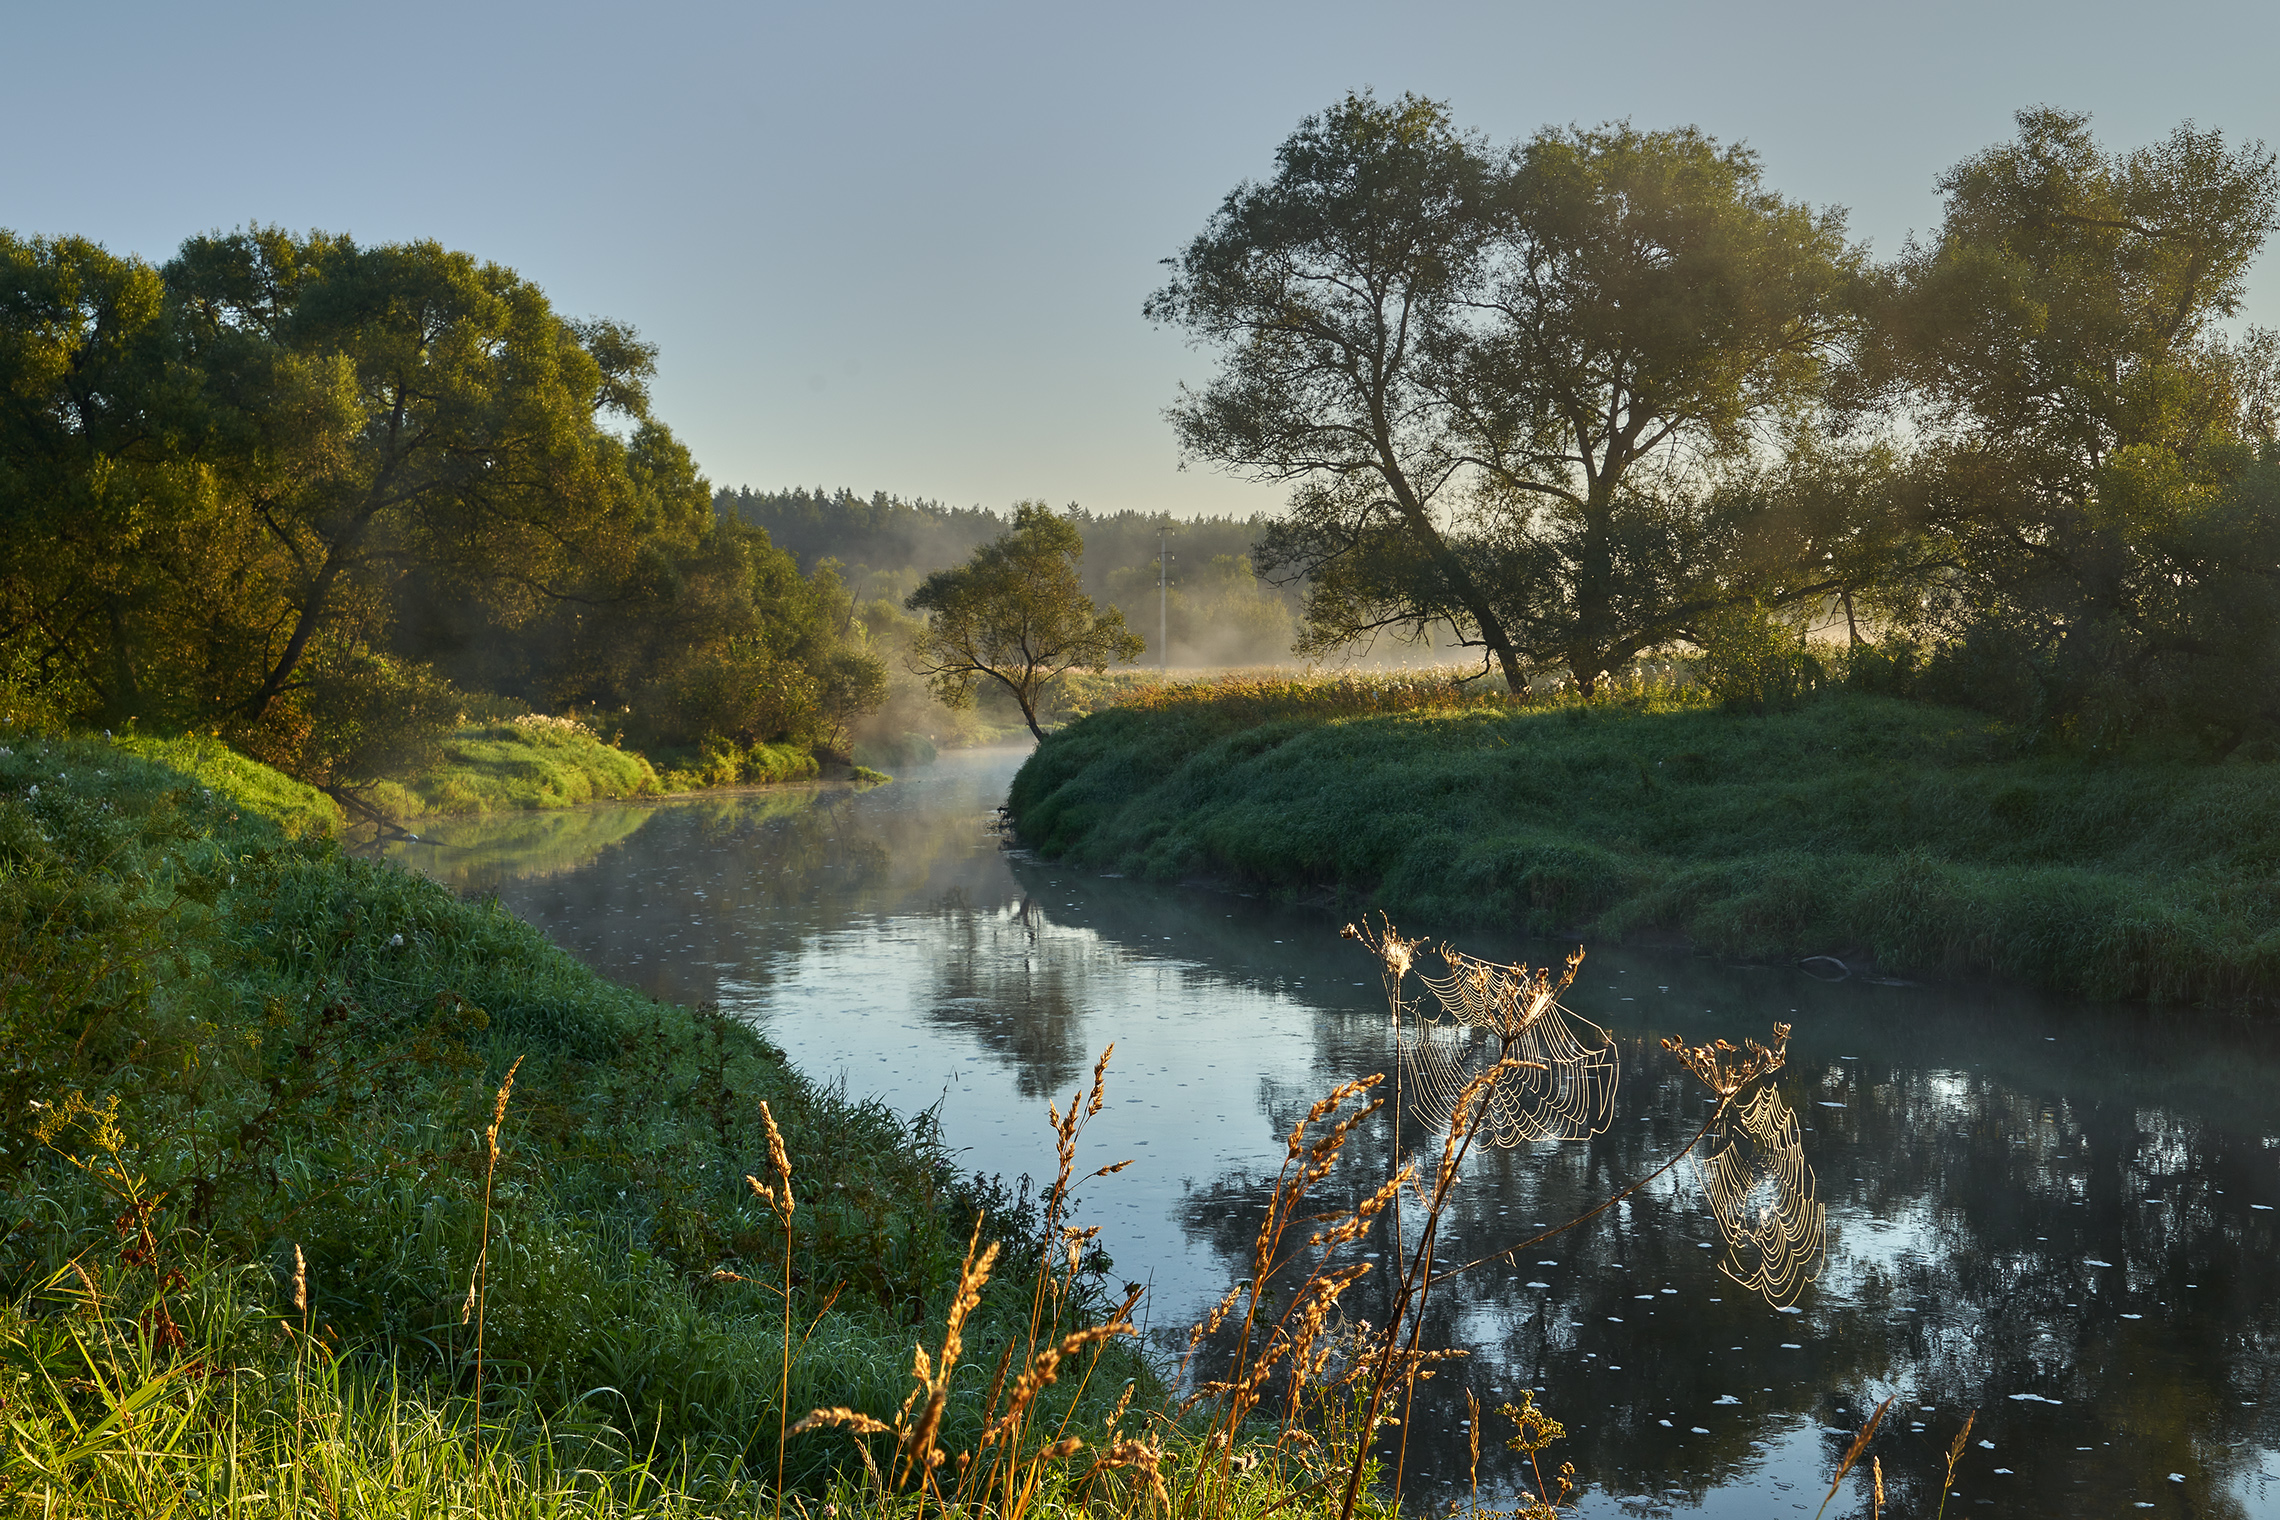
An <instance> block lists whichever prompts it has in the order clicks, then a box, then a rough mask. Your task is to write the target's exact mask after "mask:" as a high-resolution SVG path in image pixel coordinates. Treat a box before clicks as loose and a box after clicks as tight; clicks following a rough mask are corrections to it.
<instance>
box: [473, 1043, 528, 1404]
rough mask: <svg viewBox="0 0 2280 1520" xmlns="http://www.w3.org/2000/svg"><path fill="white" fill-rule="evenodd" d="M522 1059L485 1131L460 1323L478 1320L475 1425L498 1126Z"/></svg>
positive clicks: (503, 1086)
mask: <svg viewBox="0 0 2280 1520" xmlns="http://www.w3.org/2000/svg"><path fill="white" fill-rule="evenodd" d="M522 1063H523V1058H522V1057H521V1056H516V1057H515V1059H514V1064H513V1065H511V1066H509V1067H508V1068H507V1077H506V1080H505V1081H503V1082H501V1083H500V1084H499V1093H498V1096H497V1097H496V1098H495V1099H494V1100H493V1101H492V1103H491V1125H490V1128H488V1129H486V1130H484V1131H483V1222H482V1232H483V1238H482V1244H481V1245H480V1246H479V1247H478V1248H477V1249H476V1252H475V1270H474V1271H473V1272H471V1273H469V1274H468V1277H467V1304H466V1307H465V1308H463V1309H462V1310H460V1314H459V1322H460V1323H461V1324H463V1325H464V1324H466V1323H467V1319H468V1316H469V1315H473V1316H474V1319H475V1423H476V1425H477V1427H478V1428H480V1427H481V1425H482V1423H483V1311H484V1307H485V1304H486V1301H487V1300H488V1298H489V1296H490V1276H489V1271H488V1268H489V1266H490V1262H491V1184H492V1182H493V1181H494V1180H495V1179H496V1178H497V1176H498V1172H499V1126H500V1125H502V1124H504V1123H506V1121H507V1099H508V1098H510V1097H512V1096H513V1095H514V1091H515V1073H516V1072H518V1071H520V1070H522Z"/></svg>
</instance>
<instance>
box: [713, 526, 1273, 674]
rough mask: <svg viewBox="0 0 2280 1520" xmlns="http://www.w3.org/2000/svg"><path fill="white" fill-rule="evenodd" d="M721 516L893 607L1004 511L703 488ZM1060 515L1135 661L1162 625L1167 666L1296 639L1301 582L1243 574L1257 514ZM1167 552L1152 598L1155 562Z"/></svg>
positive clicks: (1248, 653) (1245, 653) (1234, 657)
mask: <svg viewBox="0 0 2280 1520" xmlns="http://www.w3.org/2000/svg"><path fill="white" fill-rule="evenodd" d="M713 506H714V509H715V510H716V511H717V512H718V513H719V514H720V515H721V517H723V518H724V519H729V520H733V521H735V522H738V523H741V524H743V525H745V526H747V527H753V528H760V529H762V530H764V531H765V532H766V533H767V535H768V538H769V540H770V542H772V543H773V544H775V545H776V547H778V548H780V549H783V550H785V551H787V552H789V553H790V554H791V555H792V556H793V557H794V558H796V559H797V560H798V561H799V564H800V569H801V571H802V572H803V573H805V574H813V573H814V572H815V570H816V569H817V567H818V566H819V565H821V564H822V562H823V561H825V560H834V561H837V562H838V565H839V575H840V577H841V579H842V580H844V581H845V583H846V584H847V587H848V589H849V590H851V591H852V592H853V593H854V594H855V596H856V598H857V599H858V600H859V601H863V602H874V603H875V602H877V601H880V600H886V601H891V602H893V603H895V604H896V605H898V606H899V605H900V603H901V601H902V598H903V597H905V596H907V595H908V594H909V593H910V592H911V590H912V589H913V588H915V587H916V586H917V585H918V583H919V581H920V580H922V579H923V578H924V577H925V576H926V575H927V574H928V573H929V572H931V571H935V570H940V569H944V568H946V567H948V566H950V565H955V564H957V563H959V562H960V561H962V560H964V559H965V558H966V557H967V556H968V555H970V554H972V553H973V552H974V550H975V549H976V548H978V547H980V546H981V545H982V544H984V543H986V542H988V541H989V540H990V539H992V538H995V537H997V536H998V535H999V534H1001V533H1003V532H1005V531H1006V529H1007V527H1008V526H1009V525H1010V523H1011V521H1012V517H1011V514H1010V513H1000V512H995V511H992V510H990V509H989V508H986V507H978V506H976V507H952V506H946V505H944V504H943V503H941V502H938V501H930V500H927V499H925V498H919V499H916V500H905V499H904V498H902V497H899V496H889V495H888V494H887V493H885V492H884V491H876V492H873V493H872V494H871V495H870V496H868V497H864V496H859V495H857V494H856V493H855V492H854V491H852V490H849V489H847V488H846V487H844V486H843V487H841V488H840V489H839V490H837V491H830V490H826V489H825V488H824V487H822V486H817V487H815V488H814V489H812V490H810V489H808V488H807V487H804V486H796V487H791V488H789V489H785V490H780V491H755V490H753V489H752V488H751V487H749V486H747V487H745V488H743V489H741V490H736V491H730V490H725V489H724V490H721V491H717V492H715V493H714V496H713ZM1067 515H1068V516H1069V517H1070V519H1071V520H1072V521H1074V522H1075V523H1076V524H1077V527H1078V530H1079V531H1080V532H1081V533H1082V534H1083V535H1084V540H1085V557H1084V586H1085V594H1086V595H1088V596H1090V597H1091V598H1092V599H1093V600H1094V601H1095V602H1097V603H1099V604H1100V605H1102V606H1103V607H1110V606H1113V607H1116V608H1118V609H1119V610H1120V611H1122V612H1123V614H1124V620H1125V621H1126V622H1127V623H1128V624H1130V625H1131V627H1132V629H1133V630H1134V631H1135V632H1137V633H1139V634H1140V635H1142V636H1143V637H1144V638H1145V639H1146V640H1147V641H1148V653H1147V656H1146V658H1147V659H1148V660H1149V661H1150V662H1154V661H1156V660H1158V659H1160V658H1162V653H1163V651H1162V650H1161V649H1160V648H1159V634H1160V633H1164V632H1168V634H1169V644H1170V650H1171V663H1172V664H1174V665H1183V666H1197V665H1258V664H1273V663H1277V662H1280V661H1286V660H1288V659H1289V658H1290V655H1291V644H1292V641H1293V640H1294V639H1295V638H1296V636H1297V631H1298V624H1297V617H1298V611H1299V608H1300V605H1301V589H1300V588H1299V587H1298V586H1297V585H1295V584H1294V585H1290V586H1276V585H1273V584H1271V583H1269V582H1267V581H1264V580H1262V579H1260V578H1259V576H1258V575H1257V574H1256V572H1255V571H1254V569H1253V565H1252V560H1251V546H1252V545H1253V544H1254V543H1256V542H1258V541H1259V539H1260V538H1261V537H1262V536H1263V535H1264V534H1265V533H1266V531H1267V525H1268V519H1267V518H1266V517H1264V516H1252V517H1174V516H1172V515H1171V514H1170V513H1168V512H1134V511H1123V512H1104V513H1094V512H1088V511H1086V510H1084V509H1083V508H1082V507H1078V506H1074V505H1072V506H1071V507H1069V508H1068V511H1067ZM1159 553H1167V554H1168V555H1169V556H1170V565H1169V567H1168V573H1167V574H1166V576H1165V580H1166V581H1167V582H1168V584H1167V585H1166V587H1165V588H1164V594H1163V596H1162V598H1161V605H1160V604H1159V594H1158V585H1157V557H1158V555H1159Z"/></svg>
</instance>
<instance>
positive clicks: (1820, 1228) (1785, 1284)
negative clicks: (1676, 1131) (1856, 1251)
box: [1694, 1086, 1828, 1308]
mask: <svg viewBox="0 0 2280 1520" xmlns="http://www.w3.org/2000/svg"><path fill="white" fill-rule="evenodd" d="M1694 1172H1695V1176H1696V1177H1697V1178H1698V1179H1700V1181H1701V1183H1702V1192H1703V1196H1704V1197H1706V1198H1707V1199H1709V1201H1710V1212H1711V1215H1712V1216H1713V1217H1714V1218H1715V1219H1716V1220H1717V1221H1718V1233H1719V1235H1721V1236H1722V1237H1724V1239H1725V1242H1726V1256H1725V1260H1723V1261H1721V1262H1719V1263H1718V1270H1719V1271H1721V1272H1723V1273H1725V1274H1726V1275H1727V1276H1728V1277H1730V1278H1732V1279H1733V1280H1734V1281H1735V1282H1737V1283H1739V1284H1741V1285H1742V1286H1743V1287H1745V1288H1747V1289H1749V1290H1750V1291H1751V1292H1753V1293H1756V1294H1758V1295H1759V1296H1760V1297H1762V1298H1764V1299H1765V1301H1766V1302H1767V1303H1769V1304H1772V1305H1773V1306H1774V1307H1775V1308H1783V1307H1786V1306H1788V1305H1790V1304H1793V1303H1795V1302H1796V1301H1797V1296H1798V1295H1799V1294H1801V1293H1803V1292H1804V1291H1805V1287H1806V1284H1808V1283H1810V1282H1812V1281H1814V1280H1815V1279H1816V1278H1818V1277H1819V1276H1820V1275H1821V1263H1822V1260H1823V1258H1824V1257H1825V1255H1826V1253H1827V1250H1828V1212H1827V1210H1826V1209H1824V1208H1823V1207H1822V1205H1821V1202H1820V1200H1819V1199H1818V1198H1816V1197H1814V1181H1813V1169H1812V1168H1811V1167H1810V1166H1807V1165H1806V1164H1805V1147H1804V1144H1803V1142H1802V1141H1801V1140H1800V1138H1799V1136H1798V1130H1797V1116H1796V1115H1795V1114H1793V1113H1791V1112H1790V1109H1789V1105H1788V1104H1787V1103H1785V1102H1783V1101H1782V1098H1781V1094H1779V1093H1777V1092H1775V1091H1774V1090H1773V1088H1772V1087H1771V1086H1766V1087H1761V1088H1759V1089H1758V1090H1757V1091H1756V1092H1754V1093H1752V1094H1751V1095H1750V1096H1749V1098H1748V1099H1747V1100H1745V1101H1744V1102H1743V1103H1742V1105H1741V1107H1740V1109H1739V1110H1738V1111H1737V1112H1736V1113H1735V1115H1734V1119H1733V1124H1732V1128H1731V1129H1730V1130H1729V1131H1728V1134H1727V1140H1726V1143H1725V1145H1724V1146H1723V1147H1722V1148H1720V1149H1719V1150H1717V1151H1715V1152H1713V1153H1712V1155H1711V1157H1710V1159H1709V1160H1708V1161H1703V1160H1700V1159H1697V1160H1696V1161H1695V1163H1694Z"/></svg>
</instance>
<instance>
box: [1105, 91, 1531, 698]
mask: <svg viewBox="0 0 2280 1520" xmlns="http://www.w3.org/2000/svg"><path fill="white" fill-rule="evenodd" d="M1496 188H1497V174H1496V171H1495V166H1494V164H1493V162H1492V159H1491V156H1490V154H1489V153H1488V150H1487V148H1486V147H1485V145H1484V144H1482V143H1481V142H1479V141H1478V140H1476V139H1472V138H1468V137H1466V136H1464V135H1463V134H1461V133H1459V132H1458V131H1457V130H1456V129H1455V128H1454V127H1453V126H1452V125H1451V124H1450V121H1449V117H1448V113H1447V112H1446V110H1444V109H1443V108H1442V107H1441V106H1439V105H1436V104H1434V103H1433V102H1431V101H1425V100H1419V99H1417V98H1415V97H1414V96H1403V97H1402V98H1401V99H1400V100H1398V101H1395V102H1392V103H1391V104H1384V103H1380V102H1379V101H1377V100H1375V99H1373V98H1371V97H1370V96H1368V95H1366V94H1364V95H1350V96H1348V97H1347V98H1346V99H1345V100H1343V101H1341V102H1339V103H1338V104H1337V105H1335V106H1333V107H1331V108H1330V109H1329V110H1327V111H1324V112H1323V113H1321V114H1320V115H1318V116H1310V117H1308V118H1307V119H1306V120H1305V121H1303V122H1301V123H1300V124H1299V128H1298V130H1297V131H1296V132H1294V133H1292V134H1291V136H1290V138H1289V140H1288V141H1286V142H1284V143H1283V145H1282V147H1281V148H1280V149H1279V150H1278V151H1277V153H1276V155H1275V175H1274V177H1273V178H1272V179H1270V180H1268V181H1267V182H1265V183H1264V184H1244V185H1240V186H1237V187H1236V189H1235V190H1234V191H1232V192H1231V193H1230V194H1229V195H1228V196H1227V198H1226V200H1225V201H1224V202H1223V203H1222V204H1221V205H1220V208H1219V210H1218V211H1217V212H1216V213H1215V214H1214V215H1213V216H1212V218H1211V221H1210V222H1209V223H1208V224H1207V225H1206V226H1205V228H1204V230H1203V232H1202V233H1201V234H1200V235H1198V236H1197V237H1196V238H1195V240H1194V241H1193V242H1191V243H1190V244H1189V245H1188V246H1187V248H1186V250H1185V251H1183V252H1182V253H1181V254H1180V256H1179V257H1178V258H1177V259H1174V260H1172V261H1170V262H1171V266H1172V270H1173V277H1172V279H1171V280H1170V282H1169V283H1167V284H1166V285H1165V286H1164V287H1163V288H1162V289H1160V290H1158V291H1157V292H1156V293H1155V294H1154V295H1152V296H1151V297H1149V299H1148V302H1147V306H1146V308H1145V310H1146V314H1147V315H1148V317H1149V318H1150V319H1151V320H1153V321H1156V322H1160V323H1164V324H1166V325H1168V326H1172V327H1177V328H1179V329H1182V330H1183V331H1185V332H1186V333H1187V335H1188V336H1189V338H1190V339H1191V340H1192V341H1193V342H1195V343H1196V344H1198V345H1199V346H1203V347H1208V348H1210V349H1213V350H1215V351H1216V352H1217V353H1218V355H1219V358H1220V366H1221V367H1220V370H1219V373H1218V374H1217V375H1216V376H1214V377H1213V379H1212V380H1211V381H1210V383H1209V384H1208V385H1206V386H1205V387H1204V388H1203V389H1202V390H1200V391H1188V390H1185V389H1184V388H1183V392H1182V396H1181V399H1180V401H1179V403H1178V404H1177V405H1175V406H1174V407H1173V408H1172V409H1171V412H1170V416H1171V420H1172V424H1173V426H1174V428H1175V429H1176V430H1177V432H1178V434H1179V439H1180V446H1181V448H1182V449H1183V450H1184V451H1185V452H1186V453H1187V454H1188V455H1190V456H1191V457H1194V458H1197V459H1203V460H1209V461H1211V462H1212V463H1215V464H1218V465H1221V466H1224V467H1225V468H1227V469H1230V470H1233V471H1234V472H1236V473H1238V474H1241V475H1245V476H1248V477H1250V478H1252V479H1256V480H1265V481H1274V482H1280V483H1287V484H1290V485H1291V486H1293V488H1294V496H1293V501H1294V507H1295V511H1296V514H1297V516H1298V518H1299V519H1300V520H1301V522H1302V524H1304V525H1305V527H1306V528H1310V529H1314V530H1316V531H1313V532H1311V533H1307V532H1303V531H1302V532H1301V533H1300V534H1297V535H1292V534H1284V535H1281V536H1279V537H1276V538H1272V539H1270V541H1269V551H1268V553H1269V557H1270V559H1273V560H1276V561H1279V562H1281V563H1283V564H1286V565H1295V567H1296V568H1298V569H1301V570H1304V571H1307V572H1312V573H1315V574H1318V575H1319V574H1320V573H1322V572H1323V571H1325V570H1326V569H1328V568H1329V567H1330V566H1332V565H1333V564H1335V563H1336V562H1337V561H1338V560H1339V559H1340V558H1342V557H1345V556H1349V555H1352V554H1354V553H1356V552H1358V551H1361V550H1366V549H1367V548H1369V547H1371V546H1372V545H1374V544H1375V543H1377V542H1378V541H1379V540H1383V541H1384V542H1385V543H1386V544H1387V545H1389V546H1390V547H1391V548H1393V549H1394V550H1397V551H1398V552H1399V553H1401V554H1403V555H1404V556H1406V558H1407V560H1408V561H1409V562H1410V563H1411V564H1413V565H1414V567H1415V568H1414V573H1413V574H1412V575H1411V576H1410V577H1409V585H1410V596H1411V601H1412V604H1413V605H1410V606H1406V607H1404V608H1403V609H1401V611H1400V612H1399V613H1397V615H1395V616H1393V617H1390V618H1387V619H1386V620H1385V621H1387V622H1391V623H1416V622H1430V621H1435V620H1440V621H1445V622H1447V623H1448V624H1449V625H1450V626H1451V627H1453V628H1455V629H1456V630H1457V631H1458V636H1459V637H1460V638H1461V639H1463V640H1464V641H1466V642H1469V643H1474V644H1477V645H1480V646H1484V647H1485V648H1486V650H1487V652H1488V654H1489V657H1490V658H1491V659H1492V660H1493V661H1494V662H1495V663H1496V665H1497V667H1498V668H1499V669H1500V670H1501V672H1502V673H1503V675H1504V678H1505V681H1506V682H1507V683H1508V684H1509V685H1510V686H1511V687H1512V688H1513V689H1515V690H1518V689H1520V688H1521V687H1523V686H1525V685H1526V683H1527V671H1526V669H1525V667H1524V663H1523V660H1522V657H1521V655H1520V653H1519V651H1518V650H1517V649H1516V648H1515V647H1514V645H1513V643H1512V640H1511V639H1510V638H1509V637H1508V636H1507V634H1506V632H1505V629H1504V626H1503V622H1502V619H1501V618H1500V616H1499V614H1498V612H1497V609H1496V607H1495V604H1494V602H1493V599H1492V597H1491V595H1490V591H1489V588H1488V587H1487V586H1486V585H1484V584H1483V583H1482V582H1481V580H1480V578H1479V577H1478V576H1477V575H1476V574H1475V573H1474V570H1473V567H1472V566H1470V565H1469V564H1468V563H1467V561H1466V558H1465V556H1464V555H1463V553H1462V552H1461V551H1460V548H1459V546H1458V545H1456V544H1454V543H1452V542H1451V541H1450V530H1451V527H1452V523H1453V517H1452V510H1453V507H1454V505H1455V498H1456V497H1457V495H1458V493H1459V491H1460V490H1461V487H1462V486H1463V484H1464V477H1465V470H1466V465H1467V462H1468V461H1467V459H1466V457H1465V452H1464V449H1463V447H1462V444H1461V441H1460V440H1459V439H1458V438H1457V437H1456V436H1455V433H1454V430H1453V425H1452V424H1453V417H1452V413H1451V408H1450V401H1449V395H1448V385H1447V382H1448V375H1447V371H1446V366H1445V365H1444V364H1441V363H1438V362H1436V358H1435V351H1434V350H1435V339H1436V335H1437V334H1440V333H1442V332H1444V331H1445V330H1446V329H1448V328H1449V327H1450V326H1451V325H1452V324H1453V323H1454V322H1455V321H1457V320H1458V319H1459V318H1460V317H1461V314H1462V303H1463V301H1464V300H1465V298H1466V295H1467V293H1468V292H1470V291H1473V290H1475V289H1476V288H1477V286H1478V282H1479V277H1480V269H1481V263H1482V250H1483V246H1484V244H1485V242H1486V240H1487V237H1488V234H1489V231H1490V228H1491V225H1492V216H1491V207H1492V202H1493V198H1494V195H1495V191H1496ZM1356 631H1357V632H1358V631H1360V630H1356Z"/></svg>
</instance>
